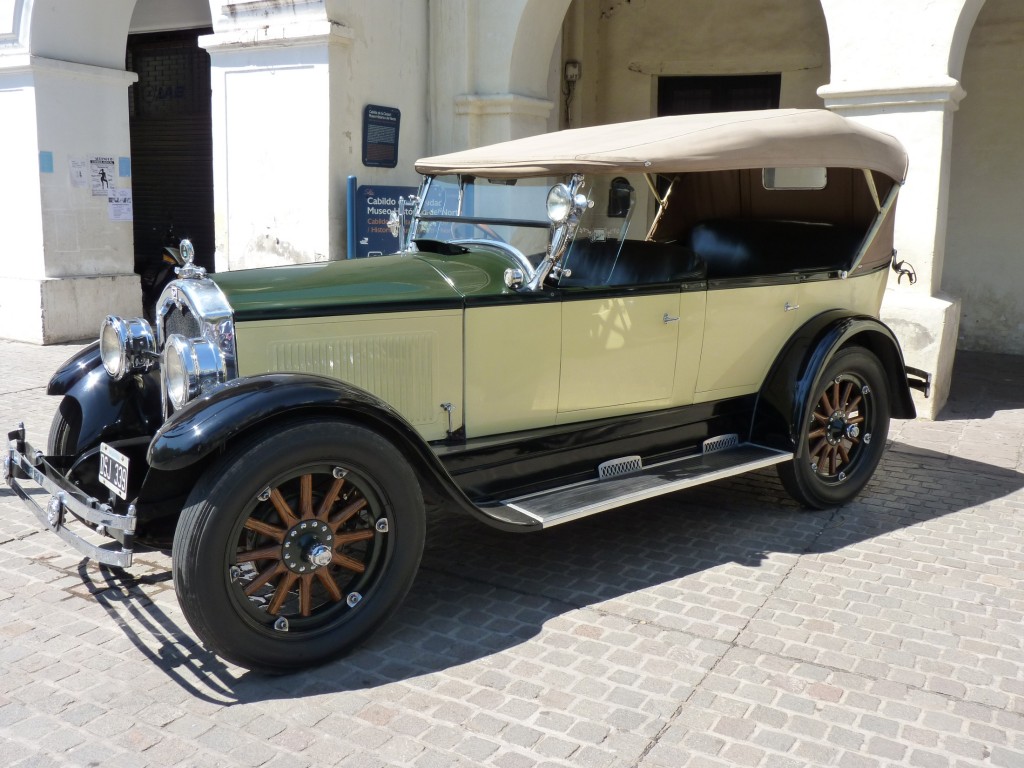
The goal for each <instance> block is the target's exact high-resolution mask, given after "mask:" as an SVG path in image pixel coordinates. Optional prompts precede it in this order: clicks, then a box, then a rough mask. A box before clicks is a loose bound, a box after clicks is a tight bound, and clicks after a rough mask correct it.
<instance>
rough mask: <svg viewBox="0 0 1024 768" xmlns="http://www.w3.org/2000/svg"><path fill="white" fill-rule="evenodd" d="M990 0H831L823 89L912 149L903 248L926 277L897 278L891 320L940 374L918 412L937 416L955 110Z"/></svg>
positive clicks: (943, 366) (947, 321) (950, 314)
mask: <svg viewBox="0 0 1024 768" xmlns="http://www.w3.org/2000/svg"><path fill="white" fill-rule="evenodd" d="M983 2H984V0H906V2H903V3H892V2H889V0H862V2H859V3H849V2H846V1H845V0H822V7H823V9H824V11H825V18H826V22H827V24H828V29H829V42H830V49H831V56H832V62H831V73H832V74H831V77H832V79H831V82H830V83H829V84H828V85H825V86H822V87H821V88H819V89H818V95H819V96H821V98H822V99H824V101H825V105H826V106H827V107H828V108H829V109H831V110H833V111H835V112H838V113H839V114H842V115H844V116H847V117H851V118H854V119H856V120H859V121H861V122H864V123H866V124H868V125H871V127H873V128H876V129H878V130H880V131H884V132H886V133H890V134H892V135H893V136H896V137H897V138H898V139H900V141H902V142H903V144H904V145H905V146H906V148H907V151H908V153H909V155H910V170H909V173H908V177H907V183H906V185H905V186H904V188H903V190H902V191H901V193H900V200H899V204H898V206H897V217H896V248H897V250H898V252H899V259H905V260H907V261H908V262H909V263H911V264H913V265H914V267H915V269H916V270H917V275H918V282H917V284H916V285H915V286H912V287H911V286H908V284H907V281H906V280H904V282H903V284H902V285H897V284H896V281H895V278H893V279H890V284H889V289H888V290H887V292H886V297H885V300H884V302H883V305H882V319H883V320H885V321H886V322H887V323H889V324H890V325H891V326H892V328H893V330H894V331H895V332H896V334H897V335H898V336H899V338H900V342H901V344H902V346H903V351H904V354H905V356H906V359H907V363H908V364H909V365H912V366H914V367H917V368H922V369H924V370H927V371H930V372H931V373H932V374H933V391H932V395H931V397H930V398H929V399H928V400H925V399H923V398H921V397H918V395H917V393H915V397H917V405H918V413H919V415H921V416H924V417H927V418H935V417H936V416H937V415H938V413H939V411H940V410H941V408H942V406H943V405H944V404H945V402H946V399H947V397H948V394H949V379H950V374H951V371H952V366H953V356H954V353H955V350H956V338H957V327H958V324H959V318H960V303H959V300H958V299H957V298H955V297H950V296H945V295H943V294H942V293H941V291H940V286H941V281H942V262H943V257H944V253H945V242H946V219H947V214H948V202H949V174H950V158H951V148H952V130H953V113H954V112H955V111H956V109H957V106H958V105H959V103H960V100H961V99H962V98H963V97H964V95H965V94H964V90H963V88H962V87H961V86H960V83H959V82H958V78H959V76H960V66H962V63H963V54H964V50H965V48H966V43H967V37H968V35H969V33H970V28H971V26H972V25H973V23H974V20H975V19H976V18H977V14H978V12H979V11H980V10H981V6H982V3H983Z"/></svg>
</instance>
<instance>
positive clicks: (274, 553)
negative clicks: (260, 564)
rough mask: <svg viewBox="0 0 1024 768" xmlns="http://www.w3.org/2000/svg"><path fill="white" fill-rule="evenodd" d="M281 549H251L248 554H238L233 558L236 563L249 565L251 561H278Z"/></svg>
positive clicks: (278, 547)
mask: <svg viewBox="0 0 1024 768" xmlns="http://www.w3.org/2000/svg"><path fill="white" fill-rule="evenodd" d="M280 559H281V547H280V546H278V545H276V544H275V545H273V546H271V547H263V548H262V549H251V550H249V551H248V552H239V553H238V555H237V556H236V557H235V562H236V563H251V562H252V561H253V560H280Z"/></svg>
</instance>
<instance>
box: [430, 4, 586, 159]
mask: <svg viewBox="0 0 1024 768" xmlns="http://www.w3.org/2000/svg"><path fill="white" fill-rule="evenodd" d="M570 2H571V0H441V1H440V2H436V3H432V4H431V29H432V30H440V31H439V32H434V33H433V37H432V39H431V41H430V45H431V54H430V67H431V96H432V98H431V103H432V107H431V109H432V119H433V120H432V121H433V124H434V126H435V129H434V130H433V135H432V137H431V139H432V140H431V151H432V152H445V151H450V150H453V149H462V148H465V147H470V146H479V145H481V144H488V143H492V142H496V141H503V140H506V139H513V138H519V137H522V136H528V135H532V134H536V133H542V132H544V131H546V130H548V129H549V128H553V127H556V126H555V125H552V124H551V122H550V118H551V116H552V110H553V107H554V101H552V100H551V96H552V94H551V88H552V78H551V72H552V58H553V56H554V54H555V52H556V51H557V49H558V46H559V43H560V40H561V34H562V21H563V19H564V18H565V14H566V11H567V10H568V8H569V4H570ZM453 52H456V53H454V54H453ZM556 87H557V82H556Z"/></svg>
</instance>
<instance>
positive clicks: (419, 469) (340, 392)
mask: <svg viewBox="0 0 1024 768" xmlns="http://www.w3.org/2000/svg"><path fill="white" fill-rule="evenodd" d="M297 418H320V419H322V418H343V419H348V420H350V421H353V422H357V423H360V424H362V425H364V426H367V427H369V428H371V429H374V430H375V431H377V432H378V433H379V434H381V435H382V436H383V437H385V438H386V439H388V440H389V441H390V442H391V443H392V445H394V446H395V447H396V448H397V449H398V450H399V451H401V452H402V454H403V455H404V456H405V458H406V459H407V460H408V461H409V463H410V464H411V465H412V466H413V469H414V470H415V471H416V473H417V475H418V476H419V478H420V481H421V483H422V484H423V486H424V487H423V491H424V495H426V496H428V497H429V500H431V501H434V502H438V503H442V504H443V503H449V504H452V505H454V506H455V507H456V508H458V509H461V510H462V511H465V512H468V513H470V514H472V515H473V516H474V517H477V518H479V519H481V520H484V521H486V522H487V523H488V524H490V525H492V526H494V525H496V524H497V525H501V523H500V521H498V522H496V521H495V520H494V519H493V518H491V517H490V516H488V515H486V514H485V513H483V512H482V511H481V510H480V509H479V508H478V507H477V506H476V505H475V504H473V502H472V501H470V500H469V498H468V497H467V496H466V495H465V493H464V492H463V491H462V490H461V489H460V488H459V487H458V485H456V483H455V481H454V480H452V478H451V476H450V475H449V474H448V472H447V471H446V470H445V468H444V466H443V465H442V464H441V462H440V460H439V459H438V458H437V456H435V455H434V452H433V451H432V450H431V448H430V446H429V444H428V443H426V441H424V440H423V438H422V437H420V435H419V433H418V432H417V431H416V430H415V428H414V427H413V426H412V425H411V424H409V422H408V421H406V419H405V418H404V417H403V416H402V415H401V414H400V413H399V412H398V411H396V410H395V409H394V408H393V407H392V406H391V405H389V404H388V403H386V402H385V401H384V400H381V399H380V398H379V397H377V396H376V395H373V394H371V393H369V392H367V391H366V390H364V389H361V388H359V387H356V386H353V385H352V384H348V383H346V382H343V381H339V380H337V379H331V378H328V377H326V376H317V375H313V374H298V373H267V374H259V375H256V376H249V377H243V378H239V379H233V380H232V381H229V382H228V383H227V384H225V385H224V386H223V387H220V388H218V389H217V390H215V391H213V392H211V393H209V394H207V395H204V396H202V397H200V398H198V399H196V400H193V401H192V402H191V403H189V404H188V405H186V406H185V407H184V408H182V409H181V410H180V411H177V412H175V413H174V414H172V415H171V417H170V418H169V419H168V420H167V421H166V422H165V423H164V425H163V426H162V427H161V428H160V429H159V430H158V431H157V433H156V435H155V436H154V437H153V440H152V442H151V443H150V445H149V450H148V452H147V461H148V463H149V466H150V467H151V468H152V469H155V470H158V471H160V472H168V473H178V472H181V473H183V474H184V475H186V476H192V477H194V476H195V474H196V473H195V465H196V464H197V463H198V462H200V461H202V460H203V459H205V458H207V457H209V456H211V455H212V454H214V453H215V452H218V451H220V450H221V449H222V448H224V447H225V446H228V445H229V444H230V443H231V442H232V441H233V440H236V439H238V438H240V437H243V436H244V435H246V434H247V433H251V432H253V431H255V430H259V429H264V428H269V427H271V426H273V425H275V424H279V423H283V422H286V421H289V420H294V419H297ZM505 526H506V527H507V528H508V529H509V530H522V528H523V526H520V525H515V524H510V523H509V524H505Z"/></svg>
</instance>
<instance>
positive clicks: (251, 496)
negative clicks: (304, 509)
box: [171, 421, 426, 674]
mask: <svg viewBox="0 0 1024 768" xmlns="http://www.w3.org/2000/svg"><path fill="white" fill-rule="evenodd" d="M332 467H338V468H344V469H345V470H347V471H348V473H349V474H348V475H346V476H345V483H346V485H345V488H351V489H353V490H351V491H349V493H352V494H356V495H355V498H356V499H359V500H365V504H364V506H363V508H362V509H363V510H368V511H367V512H365V514H364V512H363V511H360V512H359V513H357V515H356V517H355V518H353V520H354V521H360V520H361V522H359V524H360V525H362V526H364V527H363V528H361V529H360V531H359V532H357V535H359V534H366V536H367V538H366V541H367V543H366V544H364V545H363V546H364V547H365V551H366V552H370V553H371V555H369V556H367V559H366V563H367V564H366V565H365V568H366V571H365V572H364V573H362V574H357V575H355V576H352V575H350V574H349V572H348V571H347V570H346V569H345V568H344V567H341V566H337V567H336V566H335V565H334V564H332V565H330V566H325V567H321V568H319V570H324V571H325V572H326V573H328V577H329V578H331V579H332V580H334V581H336V582H337V581H338V580H339V579H352V580H355V579H360V580H361V581H360V583H359V584H358V585H357V586H356V587H355V588H353V591H352V592H349V593H348V594H347V595H346V596H345V598H346V599H339V598H338V597H336V596H335V597H333V598H330V596H329V595H326V592H325V591H324V590H323V587H322V585H318V584H316V582H315V581H314V580H313V578H312V576H310V577H309V582H308V583H307V584H306V586H305V589H307V590H309V593H312V591H313V590H314V589H320V590H321V592H324V594H323V595H321V597H323V598H324V599H322V601H321V603H320V604H319V605H318V606H317V608H316V609H315V610H314V611H311V613H310V614H309V615H307V616H303V615H302V614H301V613H297V612H295V611H293V612H292V614H291V615H290V616H289V614H288V613H287V610H286V607H287V605H292V606H293V607H295V606H298V605H300V604H301V602H300V601H301V597H302V593H301V589H300V588H299V587H296V588H295V591H294V592H293V591H290V590H288V589H284V590H283V592H284V594H287V595H288V597H287V598H286V600H287V601H288V602H287V603H286V604H285V607H282V608H280V609H277V610H278V611H279V613H274V611H273V610H271V609H273V602H274V601H273V600H272V599H271V600H269V601H266V602H265V604H264V605H263V606H260V605H259V600H260V598H259V597H253V596H247V595H246V594H245V593H244V591H243V586H245V587H250V588H251V587H252V584H253V582H254V581H256V580H257V579H255V578H252V577H249V578H247V579H246V578H241V577H240V568H242V567H247V566H246V565H244V564H242V558H243V557H244V556H245V553H246V552H250V553H252V552H256V551H267V550H266V549H262V548H263V547H264V546H265V545H266V544H268V543H269V544H270V547H271V548H276V547H278V546H279V545H278V544H277V543H276V542H275V540H273V539H270V538H266V537H264V538H263V539H262V540H261V541H260V542H259V543H253V544H252V545H251V547H250V549H248V550H247V549H245V547H244V546H243V542H247V541H249V540H253V539H255V538H256V537H257V536H258V534H253V533H252V532H251V530H250V529H248V528H247V526H249V525H252V523H251V522H248V523H247V521H253V520H256V521H257V522H263V521H268V520H269V521H271V522H274V521H275V520H276V522H277V523H278V524H279V525H280V526H281V527H280V528H279V529H278V530H285V529H288V530H289V533H287V534H285V535H284V538H283V539H279V540H283V541H285V542H287V541H290V539H289V538H288V537H289V536H292V535H294V534H292V533H291V531H293V530H295V527H292V528H288V526H289V523H288V522H287V521H286V518H284V517H280V518H275V517H274V515H277V514H278V513H277V512H275V511H273V510H274V508H273V506H272V504H273V499H271V500H267V499H266V498H264V499H260V498H259V496H260V495H261V492H264V491H266V490H267V489H271V488H273V489H275V490H277V491H280V492H281V493H286V492H287V489H289V488H299V487H301V486H299V485H298V484H299V483H301V482H302V481H304V480H305V478H306V476H308V477H309V478H310V479H309V484H310V487H312V488H316V487H317V486H314V485H313V484H314V483H315V482H317V480H318V479H322V478H327V480H328V481H331V477H337V475H330V474H329V473H330V472H331V468H332ZM331 482H333V481H331ZM319 487H321V488H322V487H323V486H319ZM282 489H284V490H282ZM311 493H312V494H317V493H320V494H321V496H320V499H319V501H318V502H317V503H316V504H313V503H311V507H316V506H318V505H319V503H321V502H322V497H323V496H324V495H329V494H325V493H322V492H321V491H318V490H313V491H312V492H311ZM292 498H294V497H292ZM348 498H349V497H348V496H346V497H345V498H344V499H343V501H346V502H347V499H348ZM290 503H291V502H289V504H290ZM338 503H339V502H334V504H335V505H337V504H338ZM336 508H337V507H336V506H334V507H332V508H331V510H332V511H331V514H330V515H327V514H326V513H325V515H324V520H327V519H328V517H329V518H330V519H331V520H332V521H334V520H335V519H336V518H339V517H341V515H340V514H338V513H337V512H335V509H336ZM385 516H386V520H385V521H384V523H383V527H384V528H385V532H384V533H381V532H380V531H381V526H382V523H381V520H382V519H383V518H385ZM297 517H298V515H297ZM354 524H355V523H346V525H354ZM303 527H304V526H303ZM425 527H426V523H425V517H424V505H423V498H422V494H421V491H420V487H419V484H418V482H417V480H416V476H415V474H414V472H413V470H412V468H411V467H410V466H409V464H408V463H407V462H406V461H405V459H404V458H403V457H402V455H401V454H400V453H399V451H398V450H396V449H395V447H394V446H393V445H391V444H390V443H388V442H387V441H386V440H384V439H383V438H382V437H380V436H379V435H377V434H376V433H374V432H372V431H370V430H368V429H366V428H364V427H361V426H359V425H355V424H350V423H347V422H326V423H324V422H322V421H320V422H313V421H305V422H301V423H297V424H295V425H292V426H289V427H285V428H283V429H280V430H274V431H268V432H264V433H262V434H260V435H258V436H256V437H254V438H253V439H251V440H249V441H248V442H246V443H243V444H240V445H238V446H237V447H235V448H234V449H231V450H229V451H228V452H227V453H226V454H225V455H224V456H222V457H221V459H220V460H219V461H217V462H216V463H214V464H213V465H212V466H211V467H210V468H209V469H208V470H207V471H206V472H205V473H204V474H203V475H202V477H201V478H200V480H199V482H198V483H197V485H196V487H195V488H194V489H193V491H192V493H191V494H190V495H189V498H188V501H187V504H186V507H185V509H184V511H183V512H182V514H181V517H180V519H179V520H178V525H177V528H176V529H175V533H174V543H173V547H172V552H171V555H172V572H173V577H174V587H175V590H176V592H177V595H178V602H179V604H180V605H181V609H182V611H183V612H184V614H185V618H186V619H187V620H188V623H189V625H190V626H191V627H192V629H193V630H194V631H195V633H196V634H197V635H198V636H199V638H200V640H201V641H202V642H203V644H204V645H205V646H206V647H207V648H209V649H210V650H212V651H213V652H215V653H216V654H218V655H219V656H221V657H223V658H225V659H227V660H228V661H231V662H234V663H235V664H238V665H240V666H242V667H246V668H248V669H253V670H258V671H262V672H267V673H271V674H281V673H286V672H291V671H294V670H298V669H302V668H304V667H310V666H315V665H318V664H322V663H324V662H326V661H329V660H331V659H333V658H336V657H338V656H341V655H343V654H344V653H346V652H347V651H349V650H351V649H352V648H353V647H354V646H356V645H357V644H358V643H360V642H361V641H362V640H364V639H365V638H366V637H367V636H369V635H370V634H371V633H372V632H373V631H374V630H375V629H377V627H379V626H380V624H381V623H382V622H384V621H385V619H387V618H388V617H389V616H390V615H391V613H392V612H393V611H394V610H395V609H396V608H397V607H398V605H399V603H400V602H401V601H402V599H403V598H404V597H405V595H406V593H407V592H408V591H409V588H410V587H411V586H412V583H413V579H414V578H415V576H416V572H417V570H418V568H419V563H420V557H421V555H422V553H423V541H424V538H425ZM346 530H348V529H346ZM339 531H340V529H339V530H336V531H335V536H340V533H339ZM371 534H372V535H371ZM304 535H305V534H304ZM300 541H301V538H300ZM335 546H336V545H335V543H334V542H333V541H332V542H331V546H330V548H331V550H332V551H335V550H334V547H335ZM337 546H341V545H337ZM282 551H283V550H282ZM272 557H275V558H278V560H277V565H278V567H281V568H283V567H284V566H285V564H286V558H285V556H284V555H282V554H275V555H273V556H272ZM267 562H269V563H270V564H271V566H273V564H274V560H269V561H267ZM302 562H303V563H305V562H306V561H302ZM252 565H253V566H254V567H253V568H252V571H253V572H255V571H259V570H260V568H259V562H258V561H253V562H252ZM232 566H235V573H234V576H235V581H232ZM266 570H268V571H269V570H271V568H270V567H266ZM310 570H311V571H312V570H313V569H312V568H311V569H310ZM289 574H290V575H291V576H292V577H294V578H298V579H300V581H301V578H300V577H299V576H298V575H297V574H296V573H293V572H292V571H290V570H289V571H288V572H286V573H285V575H282V576H280V577H279V578H278V580H277V581H276V582H275V581H273V580H271V581H270V582H268V583H267V586H266V588H265V589H266V590H268V591H273V596H274V597H276V596H277V588H278V587H280V586H281V585H282V583H283V582H284V581H285V576H287V575H289ZM331 574H333V575H331ZM317 575H318V576H319V575H323V574H317ZM310 584H312V585H313V586H310ZM338 586H339V587H341V591H342V592H344V591H345V587H344V586H343V585H342V584H341V583H340V582H339V583H338ZM293 595H297V596H295V597H294V598H293ZM353 595H358V598H359V601H358V603H356V604H355V605H354V606H353V605H351V603H349V602H348V600H349V599H351V598H352V596H353ZM307 596H308V595H307ZM268 605H269V609H268ZM272 613H274V615H271V614H272ZM282 617H284V618H286V619H288V620H289V626H288V628H287V630H286V631H281V629H280V628H279V629H275V628H274V624H275V621H278V622H279V621H280V619H281V618H282Z"/></svg>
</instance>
